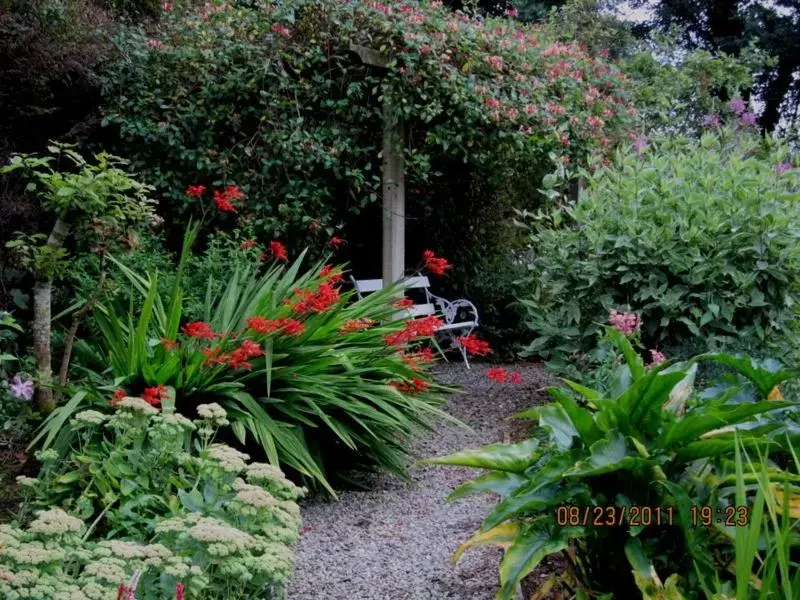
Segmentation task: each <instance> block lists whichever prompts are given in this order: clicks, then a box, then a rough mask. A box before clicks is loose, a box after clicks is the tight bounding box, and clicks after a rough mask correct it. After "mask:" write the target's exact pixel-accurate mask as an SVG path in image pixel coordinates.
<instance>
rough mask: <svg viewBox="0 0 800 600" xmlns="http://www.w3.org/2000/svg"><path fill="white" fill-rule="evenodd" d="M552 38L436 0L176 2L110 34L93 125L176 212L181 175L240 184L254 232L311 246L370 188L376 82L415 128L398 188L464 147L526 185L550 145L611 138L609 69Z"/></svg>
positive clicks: (571, 151) (447, 170) (374, 184)
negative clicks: (384, 64) (105, 131)
mask: <svg viewBox="0 0 800 600" xmlns="http://www.w3.org/2000/svg"><path fill="white" fill-rule="evenodd" d="M551 41H552V40H549V39H547V38H546V37H545V36H544V35H543V34H542V33H541V32H540V31H538V30H536V29H534V28H530V27H526V26H522V25H518V24H515V23H514V22H513V21H510V20H507V19H496V20H488V21H486V22H483V21H481V20H478V19H472V18H470V17H467V16H465V15H463V14H462V15H456V14H454V13H452V12H451V11H449V10H447V9H446V8H444V7H442V6H441V5H438V4H437V3H427V4H420V3H417V2H400V1H397V2H395V1H391V2H388V3H386V4H381V3H377V2H354V3H350V4H343V3H341V2H338V1H334V0H324V1H314V2H309V1H307V0H293V1H292V2H285V3H279V4H276V3H273V2H266V1H255V2H249V3H247V4H246V5H245V4H244V3H238V4H231V3H223V2H211V3H208V4H206V5H204V6H203V7H199V8H192V9H188V10H179V9H177V8H175V9H174V10H172V11H170V12H168V13H166V14H164V15H163V18H162V19H161V22H160V25H159V26H158V27H157V28H156V29H154V30H145V29H144V28H138V29H137V28H128V29H125V30H124V31H123V32H122V33H121V37H120V38H119V40H118V43H119V45H120V46H121V47H124V48H126V53H125V59H124V60H123V61H119V62H118V63H117V64H116V66H114V67H112V68H111V69H109V71H108V72H107V74H106V76H107V79H108V82H107V85H106V90H105V104H106V106H105V123H106V124H108V125H110V126H113V127H114V128H115V129H118V131H119V134H120V138H121V142H120V146H119V147H118V148H117V151H118V152H119V153H121V154H124V155H125V156H128V157H130V158H131V160H133V161H134V163H135V164H136V166H137V168H138V170H139V171H140V172H141V173H142V175H143V176H144V177H145V178H146V179H147V181H149V182H151V183H153V184H154V185H156V186H157V188H158V190H159V191H160V192H161V193H162V194H163V199H164V202H163V203H162V205H163V206H164V208H165V209H166V210H167V211H168V214H166V215H165V217H167V218H168V219H169V220H170V221H171V222H180V220H181V219H183V220H185V219H186V217H187V216H188V215H195V216H196V215H198V214H200V213H201V212H204V211H205V210H206V208H207V207H206V206H205V205H204V204H203V203H202V202H201V201H199V200H197V199H193V198H187V197H186V196H185V195H184V194H183V190H184V188H185V187H186V185H187V184H189V183H192V184H203V185H206V186H211V185H221V184H224V183H235V184H237V185H239V186H240V187H241V189H242V190H243V192H244V193H245V194H246V199H245V200H244V203H243V204H242V210H241V213H242V214H243V215H244V216H246V217H247V218H252V225H253V227H254V229H255V233H256V234H257V236H258V237H263V236H266V238H271V237H275V238H284V237H286V238H287V239H291V240H292V241H293V244H295V247H296V249H299V248H301V247H303V246H306V245H311V246H312V247H313V246H319V245H321V244H320V243H319V242H320V237H322V238H324V239H327V237H329V236H331V235H332V234H333V231H334V227H335V226H336V224H337V222H338V220H339V219H340V218H341V217H343V216H345V215H348V214H352V213H358V212H359V211H361V210H362V209H364V207H366V206H367V205H369V204H370V203H373V202H375V201H376V200H377V198H378V197H379V194H380V158H379V153H380V150H381V145H380V144H381V142H380V140H381V132H382V128H383V121H384V115H383V112H382V110H383V109H382V106H383V102H382V100H383V99H384V98H385V99H387V100H393V101H394V104H395V106H398V108H397V109H396V110H395V111H394V113H393V114H390V115H389V118H390V119H391V120H400V119H402V121H403V122H404V124H405V128H406V133H407V136H406V137H407V139H408V140H413V142H408V143H407V144H406V145H405V160H406V164H407V169H406V173H407V183H408V186H409V188H420V189H421V190H423V192H424V190H426V189H430V185H431V184H432V183H434V182H435V181H440V182H441V181H444V182H445V183H446V182H448V181H453V180H457V179H459V177H460V176H461V175H462V173H463V169H464V163H465V162H466V163H468V165H470V166H480V167H482V171H481V172H485V173H492V175H493V177H494V179H495V181H496V182H498V183H505V182H507V181H508V180H513V181H515V182H517V183H518V184H520V187H521V184H522V183H523V182H524V183H525V184H527V183H528V181H529V176H530V175H531V174H532V173H538V172H539V171H541V170H542V168H543V165H544V166H545V170H549V169H550V168H552V166H553V165H552V161H553V160H554V161H556V162H557V163H560V162H561V161H562V160H563V161H567V160H569V161H571V162H572V163H573V164H582V163H583V162H584V160H585V157H586V156H589V155H597V156H600V155H605V154H607V153H608V152H609V151H610V148H611V147H612V146H613V144H614V142H615V141H616V140H618V139H619V138H620V136H623V135H624V134H625V133H626V131H627V128H628V127H629V123H630V120H631V117H630V116H629V112H632V110H631V109H630V107H629V106H628V102H627V99H626V97H625V91H624V87H623V81H622V76H621V74H620V73H619V71H618V70H617V69H616V68H615V67H614V66H613V65H611V64H609V63H607V62H605V61H603V60H599V59H595V58H593V57H591V56H589V55H587V54H586V53H585V52H583V51H581V50H580V49H579V48H578V47H577V46H574V45H569V44H563V43H550V42H551ZM212 43H213V49H214V51H213V52H209V48H210V47H211V46H210V45H211V44H212ZM354 43H355V44H362V45H364V46H368V47H371V48H374V49H378V50H380V51H382V52H384V53H385V54H386V55H391V56H392V59H391V61H390V65H389V67H390V68H389V69H388V73H386V74H383V73H379V72H378V71H377V70H376V69H374V68H372V67H369V66H365V65H364V64H362V63H361V61H360V60H359V59H358V58H356V57H355V54H354V52H353V51H352V49H351V45H352V44H354ZM401 98H402V103H401V102H400V99H401ZM551 155H552V156H551ZM437 173H441V174H442V176H441V177H440V176H438V175H437ZM420 197H421V199H422V200H423V201H424V197H425V193H422V194H420ZM525 197H526V198H528V197H529V195H527V194H526V196H525ZM220 220H221V221H222V222H223V223H225V224H226V225H228V224H231V223H232V219H231V218H230V217H229V216H227V215H226V216H224V217H220ZM324 239H323V241H324Z"/></svg>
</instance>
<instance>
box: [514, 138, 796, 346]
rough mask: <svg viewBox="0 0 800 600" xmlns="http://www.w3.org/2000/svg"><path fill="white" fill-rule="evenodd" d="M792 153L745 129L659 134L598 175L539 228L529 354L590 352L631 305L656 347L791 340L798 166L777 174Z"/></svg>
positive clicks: (534, 240)
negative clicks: (615, 315) (605, 327)
mask: <svg viewBox="0 0 800 600" xmlns="http://www.w3.org/2000/svg"><path fill="white" fill-rule="evenodd" d="M786 152H787V150H786V149H785V148H784V147H782V146H780V145H779V144H772V143H771V142H769V141H768V140H760V139H759V138H758V137H757V136H756V135H751V134H750V133H748V132H747V131H745V130H744V129H743V126H739V127H737V128H735V129H733V128H730V129H725V130H721V131H715V132H708V133H706V134H705V135H704V136H703V137H702V139H701V140H700V143H699V144H697V143H696V142H694V141H690V140H689V139H686V138H673V139H664V140H661V141H658V142H654V143H653V147H652V149H650V150H641V149H640V151H639V152H638V153H636V152H630V153H628V154H627V155H624V154H623V155H620V156H619V160H618V165H617V166H616V167H615V168H608V169H601V170H600V171H598V172H597V173H596V174H595V176H593V177H591V178H590V179H589V180H588V188H587V189H586V190H585V193H584V194H582V196H581V198H580V200H578V201H577V202H576V203H574V204H568V205H566V206H564V207H563V208H562V209H561V210H559V211H556V212H555V213H554V214H552V215H548V216H547V217H544V218H542V220H541V221H540V222H539V223H538V224H536V225H535V227H534V231H533V234H532V237H531V255H532V258H531V259H530V261H529V263H528V268H529V270H530V278H529V281H528V284H527V287H525V288H524V289H525V291H524V292H520V301H521V303H522V304H523V305H524V306H525V307H526V308H527V313H528V319H527V322H528V326H529V328H530V329H531V331H532V333H533V335H535V336H536V339H535V340H534V341H533V343H531V344H530V345H529V346H528V348H527V352H528V353H531V354H539V355H541V356H543V357H545V358H548V359H555V360H560V361H563V360H564V359H566V358H568V357H572V358H574V357H576V356H580V355H581V354H583V353H585V352H587V351H588V350H590V349H591V348H592V347H593V344H594V340H595V336H596V334H597V332H598V331H599V328H600V323H603V322H604V321H605V320H606V318H607V315H608V314H609V311H610V310H611V309H613V308H621V307H625V306H628V307H630V308H631V309H632V310H634V311H636V312H638V313H640V314H641V316H642V318H643V319H644V323H645V325H644V329H643V331H642V338H643V341H644V342H645V343H646V344H647V346H648V347H651V348H654V347H663V346H665V345H668V344H675V343H679V342H681V341H683V340H686V339H688V338H696V339H697V340H698V341H701V342H702V343H703V344H705V345H706V347H711V348H714V347H720V346H724V345H725V344H730V343H731V342H735V341H737V340H750V341H752V343H754V344H760V345H762V346H766V345H767V344H769V343H775V344H778V343H781V342H783V343H785V342H787V341H790V340H791V339H792V338H793V330H794V328H795V327H796V324H797V310H796V304H797V297H798V296H797V293H798V282H800V244H798V235H799V234H800V231H798V229H797V225H796V224H797V222H798V217H800V188H798V177H797V171H796V170H794V169H791V165H790V164H788V163H784V164H783V166H781V168H780V169H776V166H778V165H781V164H782V162H783V161H785V160H786V157H787V155H786ZM787 167H788V170H787Z"/></svg>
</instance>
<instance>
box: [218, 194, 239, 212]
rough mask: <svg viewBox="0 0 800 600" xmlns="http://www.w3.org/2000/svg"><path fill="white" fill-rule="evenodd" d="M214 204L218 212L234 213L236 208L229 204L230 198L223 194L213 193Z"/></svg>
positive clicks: (231, 203)
mask: <svg viewBox="0 0 800 600" xmlns="http://www.w3.org/2000/svg"><path fill="white" fill-rule="evenodd" d="M214 204H216V205H217V210H218V211H220V212H232V213H235V212H236V207H235V206H234V205H233V202H231V198H230V196H228V194H226V193H225V192H220V191H219V190H215V191H214Z"/></svg>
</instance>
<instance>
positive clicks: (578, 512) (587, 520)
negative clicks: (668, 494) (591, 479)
mask: <svg viewBox="0 0 800 600" xmlns="http://www.w3.org/2000/svg"><path fill="white" fill-rule="evenodd" d="M687 516H688V520H689V521H690V522H691V524H692V525H694V526H695V527H697V526H700V527H710V526H711V525H713V524H715V523H716V524H718V525H725V526H726V527H744V526H746V525H747V524H748V523H749V522H750V509H749V507H747V506H726V507H720V508H712V507H710V506H692V507H691V508H690V510H689V515H687ZM677 519H678V514H677V511H676V510H675V508H673V507H672V506H637V505H633V506H616V505H604V506H575V505H561V506H559V507H557V508H556V523H558V525H560V526H562V527H564V526H567V525H570V526H577V525H584V526H587V525H588V526H593V527H621V526H623V525H629V526H630V527H651V526H656V527H660V526H670V525H673V523H677Z"/></svg>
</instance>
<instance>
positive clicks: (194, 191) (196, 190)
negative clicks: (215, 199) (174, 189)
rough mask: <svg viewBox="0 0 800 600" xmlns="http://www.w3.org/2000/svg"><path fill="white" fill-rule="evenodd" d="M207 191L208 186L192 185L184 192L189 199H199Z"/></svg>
mask: <svg viewBox="0 0 800 600" xmlns="http://www.w3.org/2000/svg"><path fill="white" fill-rule="evenodd" d="M205 191H206V186H204V185H190V186H189V187H187V188H186V191H185V192H184V193H185V194H186V195H187V196H189V198H199V197H200V196H202V195H203V194H204V193H205Z"/></svg>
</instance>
